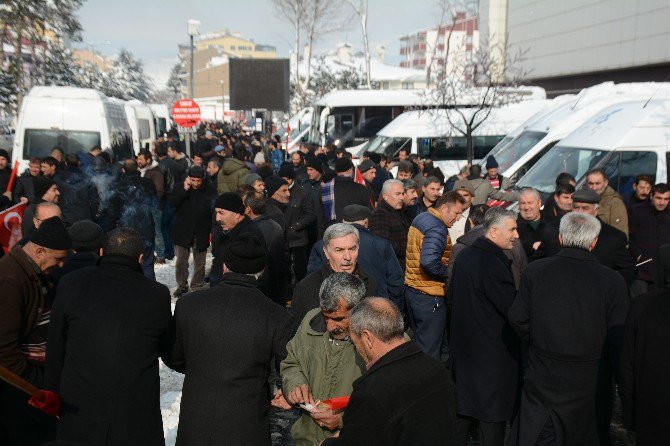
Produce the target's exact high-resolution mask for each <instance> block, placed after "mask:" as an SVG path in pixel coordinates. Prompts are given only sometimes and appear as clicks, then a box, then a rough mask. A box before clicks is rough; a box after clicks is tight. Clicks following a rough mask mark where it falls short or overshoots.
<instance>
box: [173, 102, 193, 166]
mask: <svg viewBox="0 0 670 446" xmlns="http://www.w3.org/2000/svg"><path fill="white" fill-rule="evenodd" d="M172 120H173V121H174V123H175V124H177V125H178V126H180V127H185V128H192V127H195V126H196V125H197V124H198V122H200V106H199V105H198V103H197V102H195V101H194V100H193V99H189V98H185V99H180V100H178V101H177V102H175V103H174V105H173V106H172ZM188 133H190V131H188V132H187V137H186V153H187V154H188V156H191V137H190V135H189V134H188Z"/></svg>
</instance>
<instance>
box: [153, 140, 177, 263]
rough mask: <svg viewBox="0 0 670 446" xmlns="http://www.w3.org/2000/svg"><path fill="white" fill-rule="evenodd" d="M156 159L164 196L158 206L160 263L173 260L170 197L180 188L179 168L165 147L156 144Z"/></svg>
mask: <svg viewBox="0 0 670 446" xmlns="http://www.w3.org/2000/svg"><path fill="white" fill-rule="evenodd" d="M156 158H158V170H160V172H161V173H162V174H163V181H164V185H163V191H164V192H165V195H164V197H163V201H162V202H161V204H160V207H161V211H162V212H161V233H162V234H163V244H164V249H163V251H162V252H161V251H159V252H156V255H157V257H158V259H159V262H160V261H164V260H165V259H172V258H174V244H173V243H172V229H173V228H174V213H175V208H174V206H172V205H170V203H169V198H170V196H171V195H172V194H173V193H174V192H175V191H177V190H179V188H181V183H182V181H183V179H182V180H180V178H181V175H182V172H181V167H180V166H179V165H178V164H177V163H176V162H175V161H174V160H173V159H172V158H170V157H169V156H168V154H167V146H166V145H165V144H164V143H163V144H156Z"/></svg>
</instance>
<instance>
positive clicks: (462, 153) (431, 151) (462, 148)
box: [417, 135, 504, 161]
mask: <svg viewBox="0 0 670 446" xmlns="http://www.w3.org/2000/svg"><path fill="white" fill-rule="evenodd" d="M503 137H504V135H501V136H473V137H472V144H473V146H474V149H475V159H481V158H483V157H485V156H486V154H487V153H489V152H490V151H491V149H492V148H493V147H495V145H496V144H498V142H499V141H500V140H501V139H502V138H503ZM417 144H418V145H419V154H420V156H421V157H422V158H430V159H432V160H435V161H443V160H464V159H466V158H467V157H468V155H467V147H468V145H467V144H468V143H467V139H466V137H465V136H453V137H442V138H417Z"/></svg>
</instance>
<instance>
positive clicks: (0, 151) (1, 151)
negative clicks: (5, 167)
mask: <svg viewBox="0 0 670 446" xmlns="http://www.w3.org/2000/svg"><path fill="white" fill-rule="evenodd" d="M0 158H4V159H6V160H7V162H9V161H11V160H12V159H11V158H10V157H9V152H7V151H6V150H5V149H0Z"/></svg>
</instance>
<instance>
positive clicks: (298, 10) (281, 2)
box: [272, 0, 306, 89]
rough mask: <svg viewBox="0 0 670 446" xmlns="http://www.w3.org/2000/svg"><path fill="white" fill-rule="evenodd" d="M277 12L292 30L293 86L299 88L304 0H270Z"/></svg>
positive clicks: (304, 10)
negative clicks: (293, 54)
mask: <svg viewBox="0 0 670 446" xmlns="http://www.w3.org/2000/svg"><path fill="white" fill-rule="evenodd" d="M272 4H273V5H274V8H275V10H276V11H277V13H278V14H279V15H280V16H282V17H283V18H284V19H285V20H286V21H287V22H288V23H289V24H290V25H291V28H292V30H293V51H294V52H295V55H296V64H295V67H294V69H295V74H294V77H295V88H297V89H300V74H299V71H298V65H299V64H298V62H300V34H301V32H302V27H303V21H304V18H305V12H306V0H272Z"/></svg>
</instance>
